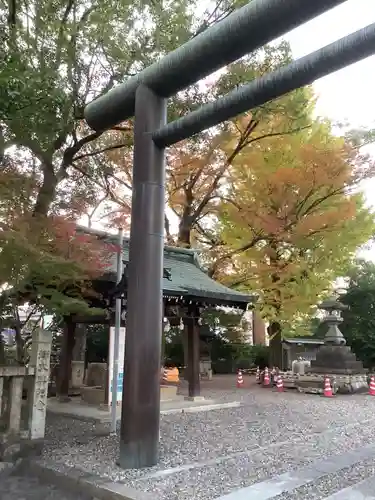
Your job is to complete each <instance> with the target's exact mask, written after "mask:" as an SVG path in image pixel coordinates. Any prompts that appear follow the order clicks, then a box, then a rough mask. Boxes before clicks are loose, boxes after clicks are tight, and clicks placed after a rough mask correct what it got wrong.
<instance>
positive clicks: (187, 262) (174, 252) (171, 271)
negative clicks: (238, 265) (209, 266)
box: [90, 230, 254, 308]
mask: <svg viewBox="0 0 375 500" xmlns="http://www.w3.org/2000/svg"><path fill="white" fill-rule="evenodd" d="M90 232H92V233H94V234H97V235H98V236H99V237H102V238H103V237H104V238H105V240H107V241H108V242H111V243H114V244H116V240H117V237H116V235H110V234H108V233H104V232H102V231H92V230H90ZM128 261H129V240H124V245H123V262H124V263H126V262H128ZM164 269H165V270H166V271H167V274H168V275H169V277H168V278H163V293H164V296H184V297H187V298H192V299H201V300H202V301H203V302H204V301H206V302H209V303H214V304H222V305H228V306H230V305H234V306H237V307H242V308H245V307H246V305H247V304H248V303H249V302H253V301H254V297H252V296H251V295H247V294H244V293H241V292H238V291H236V290H232V289H231V288H228V287H226V286H224V285H222V284H221V283H218V282H217V281H215V280H213V279H212V278H210V277H209V276H208V275H207V274H206V272H205V271H204V270H203V268H202V267H201V266H200V264H199V261H198V252H197V251H195V250H191V249H183V248H176V247H170V246H165V247H164ZM108 271H109V274H110V276H111V279H113V281H114V280H115V276H116V254H115V253H114V254H113V260H112V261H111V266H110V268H109V270H108Z"/></svg>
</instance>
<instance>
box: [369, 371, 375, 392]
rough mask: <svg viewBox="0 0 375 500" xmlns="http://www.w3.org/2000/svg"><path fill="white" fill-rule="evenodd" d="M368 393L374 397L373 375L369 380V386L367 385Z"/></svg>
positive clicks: (374, 382) (374, 380)
mask: <svg viewBox="0 0 375 500" xmlns="http://www.w3.org/2000/svg"><path fill="white" fill-rule="evenodd" d="M368 393H369V395H370V396H375V378H374V375H372V376H371V378H370V385H369V389H368Z"/></svg>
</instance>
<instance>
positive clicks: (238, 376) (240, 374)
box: [237, 370, 243, 389]
mask: <svg viewBox="0 0 375 500" xmlns="http://www.w3.org/2000/svg"><path fill="white" fill-rule="evenodd" d="M242 386H243V377H242V372H241V370H238V374H237V389H241V388H242Z"/></svg>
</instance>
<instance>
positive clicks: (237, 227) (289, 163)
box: [220, 122, 374, 320]
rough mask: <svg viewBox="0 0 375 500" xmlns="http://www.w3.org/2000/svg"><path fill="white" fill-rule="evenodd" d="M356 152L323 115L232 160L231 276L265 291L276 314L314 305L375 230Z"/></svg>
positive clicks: (224, 210)
mask: <svg viewBox="0 0 375 500" xmlns="http://www.w3.org/2000/svg"><path fill="white" fill-rule="evenodd" d="M356 158H358V155H357V154H356V152H355V151H353V150H352V149H351V148H350V147H349V145H348V144H345V142H344V141H343V140H342V138H336V137H333V136H332V135H331V134H330V131H329V127H328V126H327V124H326V123H324V124H320V123H319V122H316V123H315V124H314V125H313V127H312V128H311V129H310V130H308V131H306V130H303V131H301V132H299V133H296V134H290V135H287V134H282V135H276V136H275V135H269V136H268V137H266V138H264V139H262V141H259V142H258V143H255V144H254V143H252V144H250V145H248V146H247V147H246V148H244V149H243V150H242V151H241V153H240V154H239V155H237V157H236V158H235V160H234V162H233V164H232V165H231V168H230V179H229V180H230V186H229V187H228V190H227V192H228V196H227V198H226V202H225V203H224V204H223V205H222V207H221V212H220V215H221V217H220V218H221V222H222V226H223V232H222V237H223V239H224V240H225V241H226V242H227V247H229V248H230V249H232V253H233V257H232V259H231V261H232V264H233V267H232V268H231V269H232V272H231V275H230V280H231V282H232V283H238V284H240V286H242V288H244V289H250V290H252V291H257V292H258V293H259V294H260V295H261V300H260V302H259V303H260V304H262V308H263V311H266V312H265V313H264V314H266V315H267V316H268V318H269V319H273V318H275V317H277V318H278V319H279V320H280V319H283V318H287V317H288V315H290V314H294V313H295V309H296V307H298V310H299V311H300V312H303V311H305V310H308V309H309V308H310V307H311V306H312V305H313V304H314V303H315V302H316V301H317V298H318V296H319V295H320V294H321V293H322V291H323V290H324V289H325V288H326V287H329V286H330V282H331V280H332V279H333V278H334V277H335V276H337V275H338V274H340V273H342V272H343V269H344V267H345V265H346V264H347V262H348V261H349V260H350V257H351V255H352V253H353V252H354V251H355V249H356V247H357V246H358V245H359V244H362V243H364V242H365V241H366V240H367V238H368V237H369V236H370V235H371V234H372V231H373V230H374V218H373V215H372V214H370V213H369V212H368V211H366V209H365V208H364V207H363V200H361V199H360V198H359V197H358V195H353V194H352V192H353V188H355V187H356V186H357V182H358V177H357V176H356V175H355V174H354V173H353V172H355V168H356V167H355V166H354V160H355V159H356ZM360 161H361V160H359V162H360ZM362 168H364V169H366V165H364V164H363V163H362ZM368 171H369V170H368ZM255 235H257V237H258V239H257V240H256V241H255V240H254V245H252V246H251V247H250V248H249V249H248V250H247V251H246V252H241V251H240V250H239V249H240V248H241V247H242V246H243V245H244V243H245V242H247V241H250V240H251V239H252V238H254V236H255ZM236 249H237V251H236ZM227 265H228V262H227Z"/></svg>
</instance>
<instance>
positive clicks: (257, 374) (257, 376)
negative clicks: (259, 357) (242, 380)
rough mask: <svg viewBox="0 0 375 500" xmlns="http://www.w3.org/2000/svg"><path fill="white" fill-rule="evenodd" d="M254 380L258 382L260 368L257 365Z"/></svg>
mask: <svg viewBox="0 0 375 500" xmlns="http://www.w3.org/2000/svg"><path fill="white" fill-rule="evenodd" d="M255 380H256V381H257V382H258V383H259V382H260V369H259V366H258V367H257V373H256V376H255Z"/></svg>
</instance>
